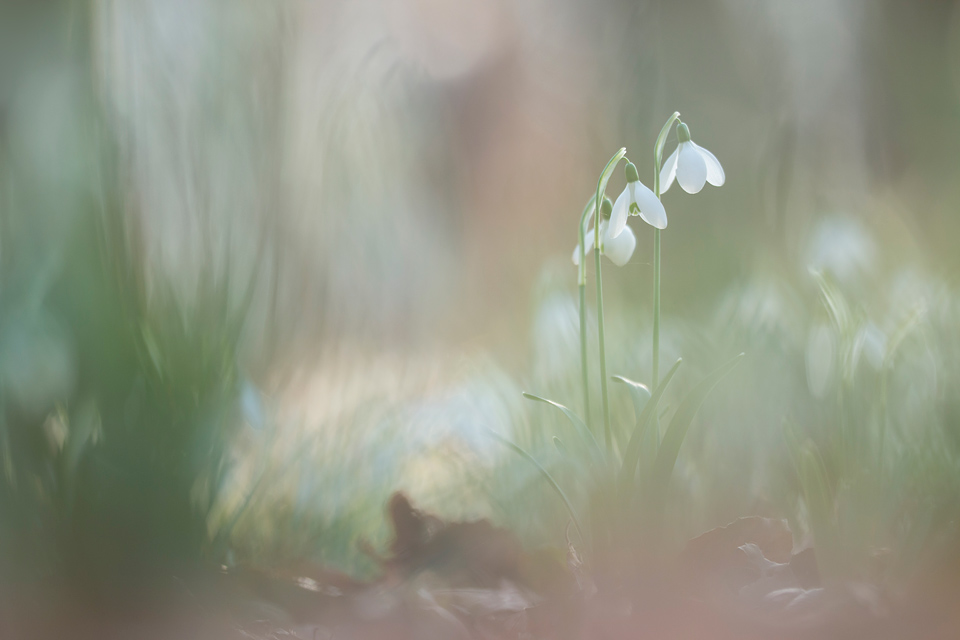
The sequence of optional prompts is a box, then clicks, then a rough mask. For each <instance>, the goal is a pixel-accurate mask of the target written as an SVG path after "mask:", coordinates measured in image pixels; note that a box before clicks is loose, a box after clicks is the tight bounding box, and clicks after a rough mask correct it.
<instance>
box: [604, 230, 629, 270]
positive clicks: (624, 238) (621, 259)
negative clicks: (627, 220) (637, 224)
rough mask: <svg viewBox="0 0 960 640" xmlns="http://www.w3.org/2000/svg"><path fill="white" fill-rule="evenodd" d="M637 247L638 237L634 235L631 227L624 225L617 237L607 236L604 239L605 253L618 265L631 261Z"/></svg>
mask: <svg viewBox="0 0 960 640" xmlns="http://www.w3.org/2000/svg"><path fill="white" fill-rule="evenodd" d="M636 248H637V237H636V236H635V235H633V229H631V228H630V227H624V228H623V231H622V232H621V233H620V235H618V236H617V237H616V238H606V239H605V240H604V241H603V255H605V256H607V257H608V258H610V260H611V261H612V262H613V264H615V265H617V266H618V267H622V266H623V265H625V264H627V262H629V261H630V256H632V255H633V250H634V249H636Z"/></svg>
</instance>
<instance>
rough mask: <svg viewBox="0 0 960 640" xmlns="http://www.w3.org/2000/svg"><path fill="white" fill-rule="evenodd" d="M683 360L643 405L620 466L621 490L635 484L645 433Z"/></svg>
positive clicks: (677, 362)
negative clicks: (641, 444)
mask: <svg viewBox="0 0 960 640" xmlns="http://www.w3.org/2000/svg"><path fill="white" fill-rule="evenodd" d="M682 362H683V359H682V358H677V361H676V363H675V364H674V365H673V367H671V368H670V371H668V372H667V375H665V376H664V377H663V380H662V381H661V382H660V385H659V386H658V387H657V388H656V390H655V391H654V392H653V394H652V395H651V396H650V399H649V400H648V401H647V403H646V405H644V407H643V411H642V412H641V413H640V415H639V416H638V417H637V425H636V426H635V427H634V429H633V435H631V436H630V442H629V443H627V450H626V451H625V452H624V454H623V464H622V465H621V466H620V477H619V479H618V482H617V484H618V486H619V487H620V490H621V491H626V490H627V488H628V487H630V486H631V485H632V484H633V479H634V476H635V474H636V469H637V462H638V461H639V460H640V443H641V442H642V441H643V434H644V433H646V431H647V429H648V428H649V425H650V422H651V421H652V419H653V418H654V417H655V416H656V414H657V405H658V404H659V403H660V398H661V397H663V392H664V391H666V390H667V387H668V386H669V385H670V381H671V380H672V379H673V376H674V375H675V374H676V373H677V369H679V368H680V363H682Z"/></svg>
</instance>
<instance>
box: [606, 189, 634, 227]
mask: <svg viewBox="0 0 960 640" xmlns="http://www.w3.org/2000/svg"><path fill="white" fill-rule="evenodd" d="M629 192H630V185H629V184H628V185H627V186H626V187H624V188H623V191H621V192H620V195H619V196H617V201H616V202H614V203H613V212H612V213H611V214H610V225H611V226H610V237H611V238H616V237H617V236H618V235H620V232H621V231H623V228H624V227H625V226H627V214H628V213H629V212H630V193H629Z"/></svg>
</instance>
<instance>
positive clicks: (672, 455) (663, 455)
mask: <svg viewBox="0 0 960 640" xmlns="http://www.w3.org/2000/svg"><path fill="white" fill-rule="evenodd" d="M743 357H744V354H742V353H741V354H740V355H738V356H736V357H735V358H733V359H732V360H730V361H728V362H727V363H725V364H723V365H721V366H720V367H719V368H717V369H716V370H715V371H713V373H710V374H709V375H707V377H705V378H704V379H703V380H701V381H700V383H699V384H698V385H697V386H696V387H694V388H693V390H692V391H690V393H689V394H687V396H686V397H685V398H684V399H683V401H682V402H681V403H680V406H679V407H678V408H677V412H676V413H675V414H674V415H673V419H672V420H671V421H670V426H669V427H667V432H666V433H665V434H664V436H663V442H662V443H661V445H660V451H659V452H658V453H657V459H656V461H655V462H654V464H653V475H652V478H651V480H652V482H651V484H650V490H651V492H652V494H651V497H652V498H653V501H652V503H651V504H652V506H653V516H654V522H656V521H659V515H660V511H661V510H662V508H663V506H664V505H665V500H666V491H667V485H668V484H669V483H670V477H671V476H672V475H673V468H674V466H675V465H676V462H677V457H678V456H679V454H680V446H681V445H682V444H683V441H684V439H685V438H686V436H687V431H688V430H689V428H690V424H691V423H692V422H693V418H694V417H695V416H696V415H697V411H699V410H700V406H701V405H702V404H703V402H704V400H706V399H707V396H708V395H710V392H711V391H713V388H714V387H715V386H716V385H717V383H718V382H720V380H721V379H723V377H724V376H726V375H727V374H728V373H730V371H731V370H732V369H733V368H734V367H735V366H737V364H738V363H739V362H740V361H741V360H742V359H743Z"/></svg>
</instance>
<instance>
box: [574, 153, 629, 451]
mask: <svg viewBox="0 0 960 640" xmlns="http://www.w3.org/2000/svg"><path fill="white" fill-rule="evenodd" d="M625 155H627V150H626V149H625V148H621V149H620V150H619V151H617V152H616V153H615V154H613V157H612V158H610V161H609V162H607V166H605V167H604V168H603V172H601V174H600V179H599V180H598V181H597V195H596V197H595V198H594V200H593V264H594V269H595V270H596V272H597V332H598V334H599V337H600V400H601V402H602V404H603V433H604V436H605V438H606V444H607V453H608V454H612V453H613V433H612V431H611V429H610V403H609V401H608V398H607V351H606V348H605V347H604V343H603V285H602V283H601V277H600V245H601V243H602V238H601V237H600V205H601V203H602V202H603V194H604V192H605V191H606V190H607V182H608V181H609V180H610V174H612V173H613V169H614V168H615V167H616V166H617V164H618V163H619V162H620V160H621V159H622V158H623V157H624V156H625ZM580 246H583V245H582V244H581V245H580Z"/></svg>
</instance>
